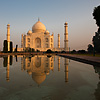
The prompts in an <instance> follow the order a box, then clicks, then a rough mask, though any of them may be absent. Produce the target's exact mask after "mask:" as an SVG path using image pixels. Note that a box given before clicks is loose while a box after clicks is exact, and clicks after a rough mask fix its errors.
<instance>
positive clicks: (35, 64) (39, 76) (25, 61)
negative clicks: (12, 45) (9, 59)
mask: <svg viewBox="0 0 100 100" xmlns="http://www.w3.org/2000/svg"><path fill="white" fill-rule="evenodd" d="M21 64H22V65H21V66H22V68H21V69H22V70H27V73H28V74H30V75H32V78H33V80H34V81H35V82H36V83H37V84H38V85H40V84H41V83H42V82H43V81H44V80H45V79H46V75H49V73H50V70H52V71H53V68H54V57H49V58H48V57H47V56H46V55H44V56H41V55H38V56H34V57H23V58H22V60H21Z"/></svg>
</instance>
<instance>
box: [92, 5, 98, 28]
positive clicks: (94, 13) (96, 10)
mask: <svg viewBox="0 0 100 100" xmlns="http://www.w3.org/2000/svg"><path fill="white" fill-rule="evenodd" d="M93 16H94V19H95V20H96V24H97V25H98V26H99V27H100V5H99V6H98V7H95V8H94V11H93Z"/></svg>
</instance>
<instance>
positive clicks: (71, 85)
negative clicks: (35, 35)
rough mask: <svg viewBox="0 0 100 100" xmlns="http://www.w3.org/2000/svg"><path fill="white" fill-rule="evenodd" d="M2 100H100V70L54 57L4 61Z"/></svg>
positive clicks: (0, 71) (0, 82)
mask: <svg viewBox="0 0 100 100" xmlns="http://www.w3.org/2000/svg"><path fill="white" fill-rule="evenodd" d="M0 100H100V68H99V67H98V66H92V65H88V64H84V63H80V62H77V61H73V60H70V59H67V58H63V57H59V56H55V55H52V56H51V55H21V56H10V55H8V56H5V57H1V58H0Z"/></svg>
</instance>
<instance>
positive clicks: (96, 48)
mask: <svg viewBox="0 0 100 100" xmlns="http://www.w3.org/2000/svg"><path fill="white" fill-rule="evenodd" d="M92 15H93V18H94V19H95V20H96V24H97V26H98V31H97V32H95V35H94V36H93V38H92V42H93V45H91V44H89V45H88V49H87V50H88V52H90V53H93V52H94V54H95V52H97V53H100V5H99V6H97V7H95V8H94V10H93V13H92Z"/></svg>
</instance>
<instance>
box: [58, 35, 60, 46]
mask: <svg viewBox="0 0 100 100" xmlns="http://www.w3.org/2000/svg"><path fill="white" fill-rule="evenodd" d="M58 48H60V34H58Z"/></svg>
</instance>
